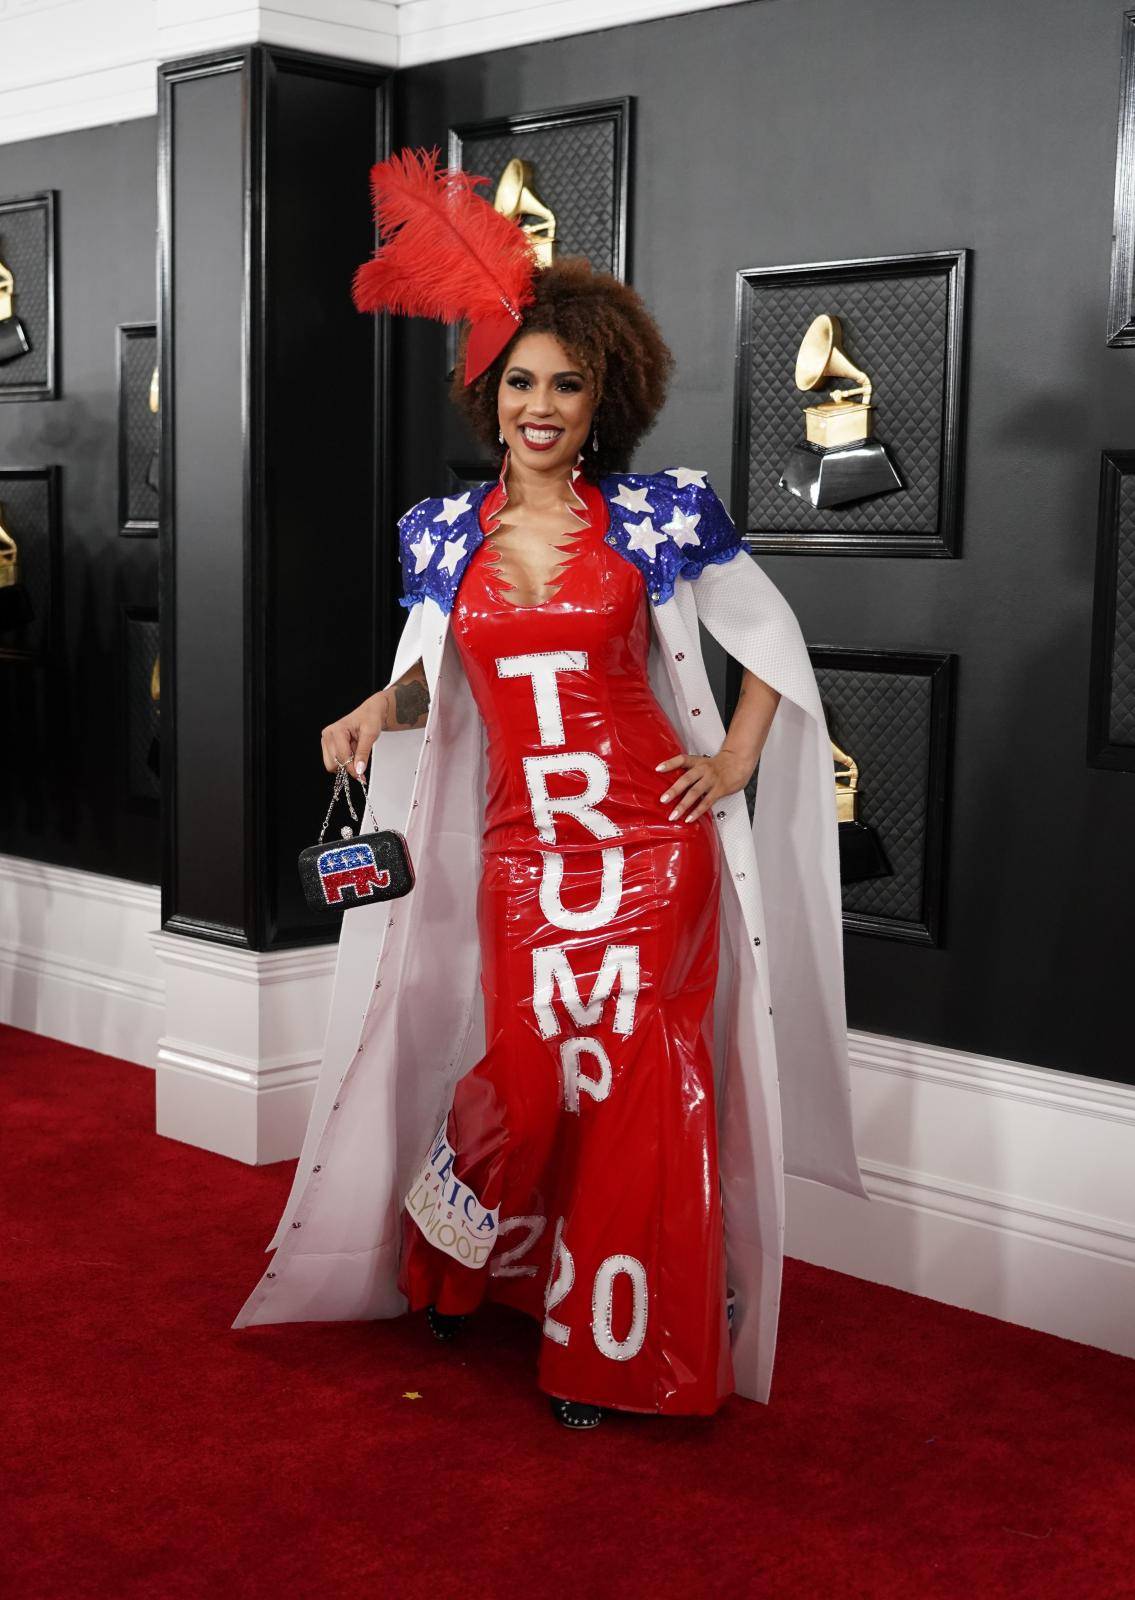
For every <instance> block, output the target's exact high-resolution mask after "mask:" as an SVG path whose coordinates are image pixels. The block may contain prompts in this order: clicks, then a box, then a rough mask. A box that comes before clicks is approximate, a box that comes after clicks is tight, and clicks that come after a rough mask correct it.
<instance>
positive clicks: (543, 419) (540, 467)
mask: <svg viewBox="0 0 1135 1600" xmlns="http://www.w3.org/2000/svg"><path fill="white" fill-rule="evenodd" d="M594 413H595V397H594V394H593V392H592V387H591V383H590V381H589V380H588V378H587V376H586V374H585V373H584V372H583V370H582V368H581V367H580V366H579V363H578V362H576V361H575V360H573V359H572V356H571V355H570V353H569V352H568V351H567V350H565V349H564V347H563V345H562V344H561V343H560V341H559V340H558V339H557V338H555V337H554V335H552V334H550V333H526V334H525V335H524V336H523V337H522V338H520V339H518V340H517V341H516V343H515V344H514V345H513V347H512V350H511V351H510V352H509V357H508V361H507V362H506V363H505V367H504V371H503V372H502V373H501V380H500V386H499V387H498V389H497V416H498V417H499V419H500V427H501V432H502V433H503V434H504V442H505V444H506V445H507V446H508V448H509V449H510V450H511V451H512V459H513V460H514V461H522V462H523V463H524V465H525V466H526V467H529V468H531V469H533V470H534V471H537V472H547V473H549V474H551V475H557V474H562V473H563V472H564V471H565V469H570V468H571V467H572V466H573V465H574V464H575V458H576V456H577V455H578V454H579V452H580V450H582V449H583V446H584V444H585V443H586V441H587V436H588V434H589V433H590V431H591V419H592V417H593V416H594Z"/></svg>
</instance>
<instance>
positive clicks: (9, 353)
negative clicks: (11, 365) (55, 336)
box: [0, 317, 31, 365]
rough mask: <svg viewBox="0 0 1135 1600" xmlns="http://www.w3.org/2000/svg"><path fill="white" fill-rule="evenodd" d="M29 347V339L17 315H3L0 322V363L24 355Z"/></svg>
mask: <svg viewBox="0 0 1135 1600" xmlns="http://www.w3.org/2000/svg"><path fill="white" fill-rule="evenodd" d="M30 349H31V340H30V339H29V338H28V336H27V332H26V330H25V328H24V325H23V323H22V322H21V321H20V319H19V317H5V318H4V320H3V322H0V365H3V363H4V362H5V361H15V360H16V359H17V357H19V356H26V355H27V353H28V351H29V350H30Z"/></svg>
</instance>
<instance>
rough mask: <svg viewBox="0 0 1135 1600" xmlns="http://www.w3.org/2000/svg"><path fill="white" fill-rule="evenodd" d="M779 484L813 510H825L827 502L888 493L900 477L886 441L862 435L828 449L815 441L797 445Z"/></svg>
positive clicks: (897, 486)
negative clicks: (866, 437) (851, 441)
mask: <svg viewBox="0 0 1135 1600" xmlns="http://www.w3.org/2000/svg"><path fill="white" fill-rule="evenodd" d="M780 487H781V488H782V489H787V490H788V492H789V493H790V494H794V495H797V496H798V497H799V498H800V499H801V500H806V501H807V502H808V504H809V505H810V506H815V508H816V510H817V511H825V510H827V508H828V507H829V506H844V505H847V504H848V503H849V502H850V501H852V500H867V499H869V498H870V497H871V496H872V495H876V494H890V493H891V492H892V491H893V490H895V489H901V488H902V480H901V478H900V477H899V475H898V473H897V472H896V471H895V466H894V462H893V461H892V460H891V458H890V456H889V455H888V454H887V447H886V445H885V444H882V443H881V442H880V441H879V440H878V439H864V440H861V441H860V442H858V443H856V444H844V445H838V446H837V447H836V448H835V449H832V450H824V449H822V448H821V447H820V446H819V445H815V444H799V445H797V446H796V448H795V450H793V452H792V454H791V455H790V456H789V458H788V460H787V462H786V463H785V466H784V471H783V472H782V473H781V476H780Z"/></svg>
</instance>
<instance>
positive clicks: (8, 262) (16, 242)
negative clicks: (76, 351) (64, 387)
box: [0, 201, 51, 391]
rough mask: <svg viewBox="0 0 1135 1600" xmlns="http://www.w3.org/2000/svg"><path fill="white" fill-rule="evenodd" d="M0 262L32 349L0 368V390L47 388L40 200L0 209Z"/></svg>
mask: <svg viewBox="0 0 1135 1600" xmlns="http://www.w3.org/2000/svg"><path fill="white" fill-rule="evenodd" d="M0 261H3V263H4V265H5V266H6V267H7V268H8V270H9V271H10V272H11V274H12V276H13V277H14V278H15V280H16V288H15V294H14V295H13V298H12V309H13V311H14V312H15V314H16V316H17V317H19V319H20V321H21V322H22V323H23V325H24V329H25V331H26V333H27V336H28V342H29V343H30V345H31V349H30V350H28V351H27V352H26V353H25V354H24V355H22V356H17V357H16V359H15V360H14V361H6V362H5V363H4V364H3V366H0V391H3V390H4V389H12V388H23V387H24V386H25V385H27V384H40V385H46V384H47V383H48V380H49V378H50V372H49V369H48V348H49V342H50V341H49V339H48V326H49V317H50V314H51V308H50V303H49V302H50V295H49V288H48V281H49V280H48V263H47V212H46V209H45V208H44V205H43V203H42V201H37V202H33V203H29V204H28V205H26V206H20V207H18V208H16V209H13V210H10V211H9V210H5V209H4V208H3V207H2V206H0Z"/></svg>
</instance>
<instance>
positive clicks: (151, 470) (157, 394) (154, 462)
mask: <svg viewBox="0 0 1135 1600" xmlns="http://www.w3.org/2000/svg"><path fill="white" fill-rule="evenodd" d="M146 403H147V405H148V406H149V408H150V414H151V416H155V417H156V416H157V415H158V412H159V411H160V410H161V385H160V383H159V381H158V369H157V367H155V368H154V370H153V372H152V374H151V375H150V392H149V395H148V396H147V400H146ZM160 464H161V451H160V449H154V450H151V452H150V459H149V461H148V462H147V463H146V482H147V483H148V484H149V486H150V488H151V489H153V491H154V493H155V494H156V493H157V491H158V470H159V467H160Z"/></svg>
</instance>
